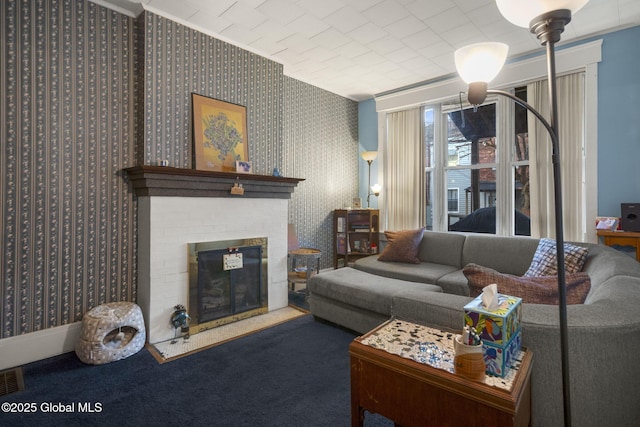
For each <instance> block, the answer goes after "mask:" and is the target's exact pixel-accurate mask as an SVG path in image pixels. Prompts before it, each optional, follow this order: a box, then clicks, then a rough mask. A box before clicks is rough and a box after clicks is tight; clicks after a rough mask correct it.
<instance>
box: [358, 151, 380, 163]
mask: <svg viewBox="0 0 640 427" xmlns="http://www.w3.org/2000/svg"><path fill="white" fill-rule="evenodd" d="M361 156H362V158H363V159H364V160H366V161H367V162H372V161H374V160H375V159H376V157H378V152H377V151H363V152H362V154H361Z"/></svg>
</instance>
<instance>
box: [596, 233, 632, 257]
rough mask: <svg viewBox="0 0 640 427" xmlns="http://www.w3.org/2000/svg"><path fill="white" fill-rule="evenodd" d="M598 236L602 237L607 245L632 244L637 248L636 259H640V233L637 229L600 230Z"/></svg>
mask: <svg viewBox="0 0 640 427" xmlns="http://www.w3.org/2000/svg"><path fill="white" fill-rule="evenodd" d="M597 234H598V237H602V239H603V240H604V244H605V245H607V246H613V245H620V246H632V247H634V248H635V249H636V260H637V261H640V233H638V232H635V231H611V230H598V232H597Z"/></svg>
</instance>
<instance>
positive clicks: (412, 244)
mask: <svg viewBox="0 0 640 427" xmlns="http://www.w3.org/2000/svg"><path fill="white" fill-rule="evenodd" d="M423 234H424V228H420V229H418V230H402V231H385V232H384V235H385V236H387V245H386V246H385V248H384V250H383V251H382V253H381V254H380V256H379V257H378V261H391V262H407V263H411V264H420V258H418V251H419V250H420V243H421V242H422V236H423Z"/></svg>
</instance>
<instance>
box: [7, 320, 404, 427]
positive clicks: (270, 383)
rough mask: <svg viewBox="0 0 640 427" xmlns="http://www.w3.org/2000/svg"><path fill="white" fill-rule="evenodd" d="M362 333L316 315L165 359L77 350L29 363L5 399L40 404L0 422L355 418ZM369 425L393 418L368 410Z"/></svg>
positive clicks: (326, 421)
mask: <svg viewBox="0 0 640 427" xmlns="http://www.w3.org/2000/svg"><path fill="white" fill-rule="evenodd" d="M355 336H356V335H355V334H353V333H350V332H347V331H344V330H342V329H339V328H336V327H333V326H330V325H327V324H324V323H320V322H316V321H314V320H313V317H312V316H311V315H307V316H303V317H300V318H297V319H295V320H292V321H290V322H286V323H283V324H280V325H278V326H275V327H273V328H270V329H267V330H264V331H261V332H258V333H256V334H253V335H249V336H246V337H243V338H240V339H237V340H234V341H231V342H228V343H226V344H223V345H220V346H218V347H213V348H211V349H208V350H204V351H201V352H199V353H196V354H193V355H190V356H188V357H184V358H181V359H178V360H175V361H171V362H169V363H164V364H158V362H157V361H156V360H155V359H154V358H153V356H152V355H151V354H150V353H149V352H148V351H147V350H146V348H145V349H142V350H141V351H140V352H139V353H137V354H135V355H133V356H131V357H129V358H127V359H124V360H121V361H117V362H113V363H109V364H106V365H96V366H94V365H85V364H83V363H82V362H80V361H79V360H78V358H77V357H76V355H75V353H67V354H64V355H61V356H56V357H52V358H50V359H46V360H42V361H39V362H35V363H31V364H29V365H25V366H24V368H23V370H24V381H25V390H24V391H21V392H18V393H14V394H11V395H9V396H4V397H2V398H0V401H1V402H2V403H5V402H9V403H11V402H13V403H19V404H21V405H22V406H27V405H24V404H31V403H33V405H32V406H31V407H32V408H35V412H34V413H20V414H16V413H4V411H3V413H0V423H1V424H2V425H11V426H38V427H44V426H62V425H64V426H80V425H82V426H143V425H144V426H148V425H153V426H174V425H175V426H178V425H180V426H327V427H336V426H348V425H350V389H349V387H350V384H349V354H348V347H349V343H350V342H351V341H352V340H353V339H354V338H355ZM63 405H66V406H63ZM71 405H73V406H71ZM16 406H20V405H14V407H16ZM2 407H3V409H4V408H5V405H3V406H2ZM27 407H29V406H27ZM49 408H52V409H51V410H53V409H55V408H64V409H67V410H68V412H46V411H47V410H49ZM81 409H84V410H88V409H93V410H94V411H95V412H88V413H87V412H81ZM365 425H366V426H370V427H375V426H390V425H392V424H391V423H389V422H388V420H386V419H384V418H383V417H380V416H376V415H371V414H367V417H366V422H365Z"/></svg>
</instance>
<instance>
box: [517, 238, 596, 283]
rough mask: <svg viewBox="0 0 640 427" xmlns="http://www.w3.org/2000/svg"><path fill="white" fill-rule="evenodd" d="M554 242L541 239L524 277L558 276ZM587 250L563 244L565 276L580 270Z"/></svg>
mask: <svg viewBox="0 0 640 427" xmlns="http://www.w3.org/2000/svg"><path fill="white" fill-rule="evenodd" d="M556 251H557V250H556V241H555V240H554V239H547V238H542V239H540V242H539V243H538V249H536V253H535V254H534V255H533V260H532V261H531V265H530V266H529V269H528V270H527V271H526V273H524V277H539V276H555V275H557V274H558V261H557V259H556V258H557V254H556ZM588 253H589V249H587V248H585V247H583V246H576V245H572V244H570V243H565V244H564V268H565V272H566V273H567V274H569V273H577V272H579V271H580V270H582V267H583V266H584V262H585V260H586V259H587V254H588Z"/></svg>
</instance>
